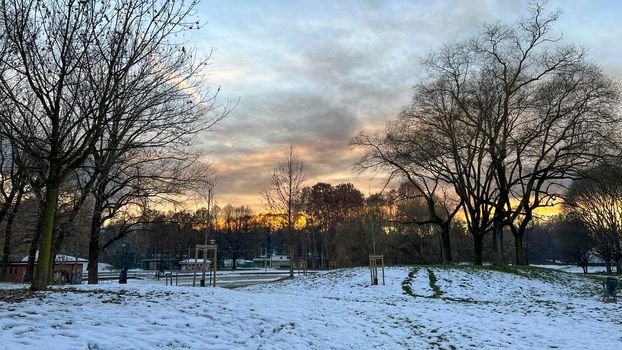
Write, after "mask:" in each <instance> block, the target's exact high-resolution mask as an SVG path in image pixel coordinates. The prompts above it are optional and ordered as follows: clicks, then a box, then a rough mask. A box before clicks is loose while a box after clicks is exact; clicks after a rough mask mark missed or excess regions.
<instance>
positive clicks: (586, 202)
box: [564, 165, 622, 273]
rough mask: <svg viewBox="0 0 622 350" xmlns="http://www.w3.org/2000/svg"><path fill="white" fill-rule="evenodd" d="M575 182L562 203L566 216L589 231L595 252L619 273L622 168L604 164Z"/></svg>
mask: <svg viewBox="0 0 622 350" xmlns="http://www.w3.org/2000/svg"><path fill="white" fill-rule="evenodd" d="M587 175H588V177H587V178H585V179H581V180H578V181H574V182H573V183H572V185H571V186H570V188H569V190H568V195H567V197H566V201H565V203H564V209H565V211H566V213H567V214H568V215H569V216H570V217H571V218H572V219H574V220H577V221H578V222H580V223H581V224H582V225H583V226H584V227H585V228H586V229H587V231H588V232H589V234H590V239H591V241H592V242H591V243H592V246H593V247H594V252H595V253H596V255H598V256H599V257H600V258H601V259H603V261H605V263H606V267H607V272H609V273H610V272H611V265H612V262H613V263H615V265H616V271H617V273H622V245H621V243H620V241H621V239H622V180H621V179H622V169H621V168H620V167H619V166H609V165H603V166H599V167H596V168H594V169H592V170H590V171H589V172H588V174H587Z"/></svg>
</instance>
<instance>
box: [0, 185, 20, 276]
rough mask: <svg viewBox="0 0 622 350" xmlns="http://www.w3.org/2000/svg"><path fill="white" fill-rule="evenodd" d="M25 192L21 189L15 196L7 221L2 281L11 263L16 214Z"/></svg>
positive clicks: (1, 272) (1, 273)
mask: <svg viewBox="0 0 622 350" xmlns="http://www.w3.org/2000/svg"><path fill="white" fill-rule="evenodd" d="M22 194H23V192H22V191H21V190H20V191H19V192H18V194H17V197H15V204H13V208H12V209H11V211H10V212H9V215H8V216H7V221H6V229H5V231H4V249H3V252H2V262H1V263H0V281H4V280H5V279H6V270H7V266H8V265H9V256H10V255H11V238H12V236H13V222H14V221H15V215H17V212H18V211H19V206H20V204H21V202H22Z"/></svg>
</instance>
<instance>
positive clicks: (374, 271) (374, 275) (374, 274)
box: [369, 255, 385, 286]
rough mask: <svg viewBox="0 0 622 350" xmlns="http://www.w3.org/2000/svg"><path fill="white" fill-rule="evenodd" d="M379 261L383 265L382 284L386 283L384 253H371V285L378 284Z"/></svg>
mask: <svg viewBox="0 0 622 350" xmlns="http://www.w3.org/2000/svg"><path fill="white" fill-rule="evenodd" d="M378 261H380V265H381V266H382V285H383V286H384V285H385V279H384V255H370V256H369V273H370V276H371V285H372V286H374V285H377V284H378Z"/></svg>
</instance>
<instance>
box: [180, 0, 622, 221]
mask: <svg viewBox="0 0 622 350" xmlns="http://www.w3.org/2000/svg"><path fill="white" fill-rule="evenodd" d="M527 4H528V2H527V1H510V0H505V1H504V0H498V1H493V0H488V1H486V0H464V1H380V0H378V1H328V0H326V1H311V0H309V1H286V0H283V1H251V0H249V1H231V0H203V2H202V3H201V5H200V7H199V17H200V19H201V20H202V21H204V22H206V25H205V27H204V28H203V29H202V30H201V32H200V33H199V34H195V35H194V36H192V37H191V38H190V39H189V41H190V43H191V44H194V45H196V46H197V48H198V50H199V51H201V52H204V53H207V52H209V51H210V50H212V49H213V55H212V59H211V62H212V64H211V66H210V67H209V69H210V73H209V77H210V78H209V79H210V81H209V84H210V85H212V86H220V87H221V94H220V97H219V98H220V100H221V101H223V102H225V101H227V100H233V101H237V100H238V99H239V105H238V106H237V108H236V109H235V111H234V112H233V113H232V114H231V115H230V116H229V117H228V118H227V119H226V120H225V121H223V122H222V123H221V125H220V126H219V127H218V128H216V129H215V130H214V131H212V132H210V133H208V134H205V135H203V136H202V140H201V141H202V142H203V145H204V146H205V147H206V148H207V149H209V150H210V151H211V152H212V153H211V159H212V162H213V164H214V167H215V169H216V170H217V173H218V185H217V188H216V193H217V198H216V200H217V202H218V203H219V204H221V205H224V204H227V203H232V204H234V205H242V204H244V205H251V206H252V207H253V208H254V209H255V210H261V209H262V208H263V205H262V197H261V195H260V192H261V191H262V189H263V188H264V184H265V180H266V179H267V177H268V176H269V174H270V172H271V169H272V168H273V167H274V165H275V164H276V163H277V162H278V160H279V159H280V158H282V156H283V154H284V152H285V150H286V148H287V145H288V144H290V143H291V144H293V145H294V146H295V149H296V151H297V153H298V154H299V155H300V157H301V158H302V159H303V160H304V162H305V163H306V172H307V183H308V184H309V185H312V184H315V183H317V182H320V181H321V182H328V183H331V184H338V183H342V182H351V183H353V184H355V186H357V187H358V188H359V189H360V190H361V191H363V192H364V193H365V194H367V192H368V188H370V187H371V190H372V192H373V191H374V190H375V189H378V188H379V186H380V185H381V183H382V179H381V177H379V176H375V177H374V178H373V179H371V178H372V174H363V175H357V174H356V173H355V172H354V171H353V165H354V163H355V162H356V160H357V159H358V157H359V156H360V153H359V152H358V151H357V150H356V149H352V148H351V147H350V146H349V141H350V139H351V138H352V137H353V136H355V135H356V134H357V133H358V132H360V131H362V130H368V131H369V130H378V129H381V128H383V126H384V123H385V122H386V121H388V120H390V119H392V118H394V117H395V116H396V115H397V113H398V112H399V110H400V108H401V107H402V106H404V105H405V104H406V103H408V101H409V97H410V91H411V87H412V85H413V84H414V83H415V82H416V80H417V79H418V77H420V76H421V65H420V61H421V59H422V57H424V56H425V55H426V54H428V53H429V52H431V51H432V50H434V49H435V48H438V47H439V46H440V45H442V44H444V43H449V42H452V41H457V40H460V39H463V38H468V37H470V36H473V35H474V34H476V33H477V32H478V30H479V29H480V26H481V24H482V23H484V22H491V21H495V20H499V19H501V20H503V21H507V22H512V21H515V20H516V19H517V18H518V17H519V16H521V15H524V14H525V9H526V6H527ZM547 6H548V8H551V9H555V8H559V9H561V10H562V12H563V15H562V17H561V19H560V20H559V22H558V25H557V27H556V29H557V31H559V32H560V33H563V36H564V40H565V41H566V42H573V43H576V44H578V45H581V46H584V47H587V48H589V49H590V55H591V59H592V60H593V61H595V62H597V63H598V64H599V65H600V66H601V67H603V69H604V70H605V72H606V73H607V74H609V75H611V76H614V77H616V79H620V80H622V42H621V40H622V24H620V23H621V20H620V17H619V15H620V14H621V13H622V2H621V1H617V0H611V1H589V0H584V1H583V0H559V1H549V3H548V5H547ZM370 179H371V180H370Z"/></svg>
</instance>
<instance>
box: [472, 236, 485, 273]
mask: <svg viewBox="0 0 622 350" xmlns="http://www.w3.org/2000/svg"><path fill="white" fill-rule="evenodd" d="M483 250H484V235H482V234H478V233H476V234H474V235H473V264H474V265H482V251H483Z"/></svg>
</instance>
